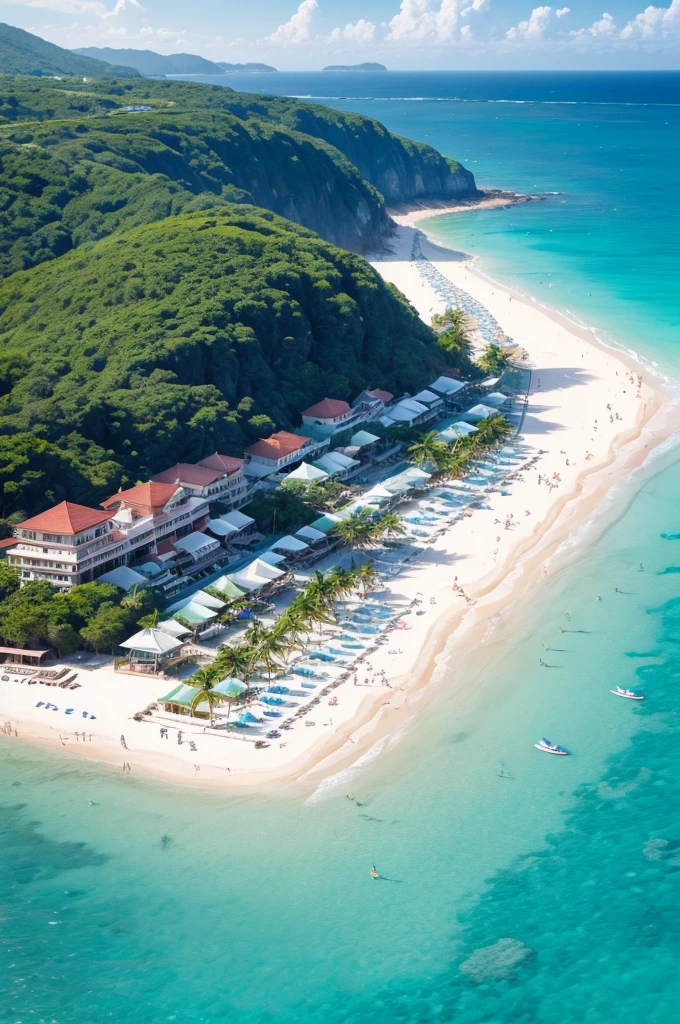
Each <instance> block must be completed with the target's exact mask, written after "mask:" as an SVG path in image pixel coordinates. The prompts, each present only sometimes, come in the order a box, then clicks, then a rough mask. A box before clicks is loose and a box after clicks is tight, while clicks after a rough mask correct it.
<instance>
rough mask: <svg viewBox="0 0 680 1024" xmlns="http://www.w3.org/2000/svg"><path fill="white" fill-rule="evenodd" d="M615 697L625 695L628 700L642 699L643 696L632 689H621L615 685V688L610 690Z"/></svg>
mask: <svg viewBox="0 0 680 1024" xmlns="http://www.w3.org/2000/svg"><path fill="white" fill-rule="evenodd" d="M609 692H610V693H613V694H614V696H615V697H627V698H628V700H644V699H645V698H644V696H643V694H641V693H635V691H634V690H622V689H621V687H620V686H617V687H616V689H615V690H610V691H609Z"/></svg>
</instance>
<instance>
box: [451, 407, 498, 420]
mask: <svg viewBox="0 0 680 1024" xmlns="http://www.w3.org/2000/svg"><path fill="white" fill-rule="evenodd" d="M495 415H496V410H495V409H492V408H491V406H490V405H482V404H481V403H480V404H479V405H473V406H472V408H471V409H468V411H467V412H463V413H461V417H460V418H461V419H462V420H471V421H472V422H473V423H478V422H479V421H480V420H485V419H488V417H489V416H495Z"/></svg>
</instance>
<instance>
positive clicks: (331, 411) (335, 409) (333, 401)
mask: <svg viewBox="0 0 680 1024" xmlns="http://www.w3.org/2000/svg"><path fill="white" fill-rule="evenodd" d="M346 412H349V406H348V404H347V402H341V401H340V399H338V398H324V400H323V402H317V403H316V405H310V407H309V409H305V410H304V412H303V413H302V415H303V416H316V417H317V418H318V419H320V420H332V419H333V418H334V417H335V416H342V415H343V414H344V413H346Z"/></svg>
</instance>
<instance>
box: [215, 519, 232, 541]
mask: <svg viewBox="0 0 680 1024" xmlns="http://www.w3.org/2000/svg"><path fill="white" fill-rule="evenodd" d="M208 529H209V530H212V532H213V533H216V534H217V536H218V537H228V536H229V534H230V533H238V527H237V526H232V524H231V523H226V522H225V521H224V519H209V520H208Z"/></svg>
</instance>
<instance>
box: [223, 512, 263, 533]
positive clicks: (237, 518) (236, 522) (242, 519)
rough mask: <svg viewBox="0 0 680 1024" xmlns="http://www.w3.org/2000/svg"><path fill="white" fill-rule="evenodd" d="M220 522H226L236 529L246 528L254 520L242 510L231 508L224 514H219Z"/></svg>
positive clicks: (251, 524)
mask: <svg viewBox="0 0 680 1024" xmlns="http://www.w3.org/2000/svg"><path fill="white" fill-rule="evenodd" d="M220 522H221V523H228V524H229V526H234V527H235V528H236V529H237V530H246V529H247V528H248V527H249V526H253V524H254V523H255V520H254V519H252V518H251V517H250V516H246V515H244V514H243V512H239V511H238V510H237V509H233V510H232V511H231V512H227V514H226V515H224V516H220Z"/></svg>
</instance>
